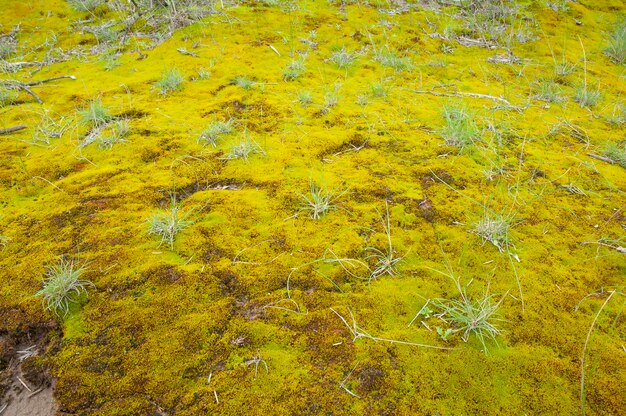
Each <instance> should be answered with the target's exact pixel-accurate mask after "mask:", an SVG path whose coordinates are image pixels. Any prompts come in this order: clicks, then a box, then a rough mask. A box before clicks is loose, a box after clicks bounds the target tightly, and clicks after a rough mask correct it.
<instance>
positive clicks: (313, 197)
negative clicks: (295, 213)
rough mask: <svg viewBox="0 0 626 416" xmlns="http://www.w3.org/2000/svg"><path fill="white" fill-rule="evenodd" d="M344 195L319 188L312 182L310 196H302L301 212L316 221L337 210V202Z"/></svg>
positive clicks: (310, 183)
mask: <svg viewBox="0 0 626 416" xmlns="http://www.w3.org/2000/svg"><path fill="white" fill-rule="evenodd" d="M341 195H342V193H337V192H336V191H333V190H328V189H325V188H323V187H321V186H318V185H316V184H315V182H313V180H311V181H310V182H309V193H308V195H300V198H301V199H302V204H301V205H300V211H304V212H307V213H308V214H309V217H311V218H312V219H314V220H317V219H320V218H321V217H322V216H323V215H324V214H326V213H328V212H329V211H334V210H335V209H337V205H336V204H335V201H336V200H337V198H339V196H341Z"/></svg>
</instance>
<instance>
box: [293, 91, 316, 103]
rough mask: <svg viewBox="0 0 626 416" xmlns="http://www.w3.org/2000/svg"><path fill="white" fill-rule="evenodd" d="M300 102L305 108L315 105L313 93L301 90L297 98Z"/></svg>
mask: <svg viewBox="0 0 626 416" xmlns="http://www.w3.org/2000/svg"><path fill="white" fill-rule="evenodd" d="M296 98H297V100H298V102H299V103H300V104H302V105H303V106H307V105H309V104H311V103H313V93H312V92H311V91H308V90H300V91H298V94H297V96H296Z"/></svg>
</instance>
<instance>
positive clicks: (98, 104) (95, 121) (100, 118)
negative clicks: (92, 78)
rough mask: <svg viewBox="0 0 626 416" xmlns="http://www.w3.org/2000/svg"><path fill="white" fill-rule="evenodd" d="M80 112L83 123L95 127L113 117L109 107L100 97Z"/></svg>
mask: <svg viewBox="0 0 626 416" xmlns="http://www.w3.org/2000/svg"><path fill="white" fill-rule="evenodd" d="M78 114H79V115H80V117H81V119H82V121H83V123H85V124H87V125H91V126H95V127H98V126H102V125H104V124H106V123H108V122H109V121H111V119H112V118H113V117H112V116H111V111H110V110H109V108H108V107H105V106H104V104H102V101H100V99H99V98H98V99H96V100H94V101H92V102H91V104H89V106H87V107H86V108H84V109H83V110H80V111H79V112H78Z"/></svg>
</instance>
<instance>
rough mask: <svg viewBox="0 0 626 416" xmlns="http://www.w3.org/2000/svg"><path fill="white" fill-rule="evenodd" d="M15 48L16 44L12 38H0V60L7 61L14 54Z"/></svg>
mask: <svg viewBox="0 0 626 416" xmlns="http://www.w3.org/2000/svg"><path fill="white" fill-rule="evenodd" d="M16 48H17V45H16V42H15V40H14V39H13V38H11V37H8V38H7V39H2V38H0V59H7V58H8V57H10V56H11V55H13V53H14V52H15V49H16Z"/></svg>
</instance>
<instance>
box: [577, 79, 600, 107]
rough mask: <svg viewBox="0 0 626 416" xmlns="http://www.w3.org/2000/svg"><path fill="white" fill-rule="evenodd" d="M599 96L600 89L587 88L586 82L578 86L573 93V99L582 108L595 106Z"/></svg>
mask: <svg viewBox="0 0 626 416" xmlns="http://www.w3.org/2000/svg"><path fill="white" fill-rule="evenodd" d="M601 98H602V94H601V93H600V90H599V89H597V88H596V89H589V88H588V87H587V84H586V83H585V84H583V85H581V86H579V87H578V88H577V89H576V92H575V94H574V101H576V102H577V103H578V104H579V105H580V106H581V107H583V108H592V107H595V106H596V105H597V104H598V102H599V101H600V99H601Z"/></svg>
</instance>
